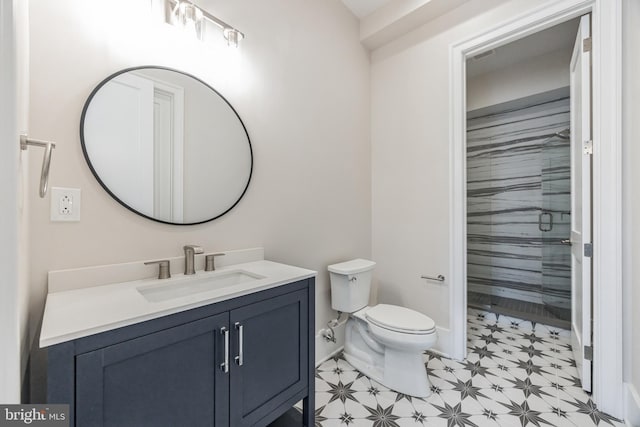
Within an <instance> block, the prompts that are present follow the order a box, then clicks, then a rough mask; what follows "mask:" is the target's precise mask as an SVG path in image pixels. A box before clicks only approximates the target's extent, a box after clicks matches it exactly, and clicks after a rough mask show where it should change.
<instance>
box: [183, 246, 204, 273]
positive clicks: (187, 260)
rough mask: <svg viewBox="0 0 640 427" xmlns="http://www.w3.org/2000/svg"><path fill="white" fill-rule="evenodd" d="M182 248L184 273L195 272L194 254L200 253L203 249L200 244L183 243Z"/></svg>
mask: <svg viewBox="0 0 640 427" xmlns="http://www.w3.org/2000/svg"><path fill="white" fill-rule="evenodd" d="M183 249H184V274H185V275H187V274H196V268H195V261H194V258H195V254H202V253H204V250H203V249H202V248H201V247H200V246H196V245H185V247H184V248H183Z"/></svg>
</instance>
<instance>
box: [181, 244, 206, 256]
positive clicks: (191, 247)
mask: <svg viewBox="0 0 640 427" xmlns="http://www.w3.org/2000/svg"><path fill="white" fill-rule="evenodd" d="M182 249H184V250H185V252H186V251H193V253H194V254H203V253H204V249H202V247H201V246H198V245H184V247H183V248H182Z"/></svg>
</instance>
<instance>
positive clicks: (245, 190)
mask: <svg viewBox="0 0 640 427" xmlns="http://www.w3.org/2000/svg"><path fill="white" fill-rule="evenodd" d="M141 69H156V70H166V71H173V72H176V73H179V74H182V75H184V76H187V77H190V78H192V79H194V80H197V81H198V82H200V83H202V84H203V85H204V86H206V87H207V88H209V89H211V90H212V91H213V92H214V93H216V94H217V95H218V96H219V97H220V98H222V100H223V101H224V102H226V103H227V105H228V106H229V108H231V111H233V113H234V114H235V115H236V117H237V118H238V121H239V122H240V124H241V125H242V129H243V130H244V133H245V135H246V136H247V143H248V144H249V155H250V156H251V159H250V169H249V178H248V179H247V185H246V186H245V188H244V190H242V194H240V196H239V197H238V200H236V201H235V202H234V203H233V204H232V205H231V206H230V207H229V208H228V209H227V210H225V211H224V212H222V213H221V214H219V215H217V216H214V217H212V218H209V219H205V220H203V221H198V222H188V223H187V222H183V223H177V222H169V221H162V220H160V219H157V218H154V217H152V216H149V215H145V214H143V213H142V212H139V211H137V210H135V209H134V208H132V207H131V206H129V205H127V204H126V203H125V202H123V201H122V200H120V198H118V196H116V195H115V194H114V193H113V192H112V191H111V190H110V189H109V187H107V185H106V184H105V183H104V182H103V181H102V179H100V176H99V175H98V173H97V172H96V170H95V169H94V167H93V164H92V163H91V159H89V154H88V153H87V147H86V145H85V137H84V122H85V116H86V114H87V110H88V108H89V105H90V104H91V100H92V99H93V97H94V96H95V95H96V94H97V93H98V91H99V90H100V89H101V88H102V87H103V86H104V85H105V84H107V83H108V82H109V81H111V80H112V79H113V78H115V77H117V76H119V75H120V74H124V73H127V72H129V71H135V70H141ZM80 145H81V146H82V154H83V155H84V159H85V161H86V162H87V165H88V166H89V169H90V170H91V173H92V174H93V176H94V177H95V178H96V180H97V181H98V183H99V184H100V185H101V186H102V188H103V189H104V190H105V191H106V192H107V193H108V194H109V195H110V196H111V197H113V198H114V199H115V200H116V201H117V202H118V203H120V204H121V205H122V206H124V207H125V208H127V209H128V210H130V211H131V212H133V213H135V214H137V215H140V216H141V217H144V218H147V219H150V220H152V221H155V222H159V223H162V224H169V225H197V224H204V223H206V222H210V221H213V220H215V219H217V218H220V217H221V216H223V215H225V214H227V213H228V212H229V211H230V210H231V209H233V208H234V207H235V206H236V205H237V204H238V203H239V202H240V200H242V198H243V197H244V195H245V193H246V192H247V189H248V188H249V184H250V183H251V177H252V175H253V147H252V146H251V138H250V137H249V132H247V128H246V126H245V125H244V122H243V121H242V119H241V118H240V115H239V114H238V112H237V111H236V110H235V108H233V105H231V103H230V102H229V101H228V100H227V99H226V98H225V97H224V96H222V94H220V92H218V91H217V90H215V89H214V88H213V87H211V85H209V84H207V83H206V82H204V81H203V80H202V79H199V78H198V77H195V76H194V75H192V74H189V73H185V72H184V71H180V70H176V69H174V68H169V67H162V66H158V65H142V66H137V67H130V68H125V69H123V70H120V71H117V72H115V73H113V74H111V75H110V76H108V77H107V78H105V79H104V80H102V81H101V82H100V83H99V84H98V85H97V86H96V87H95V88H94V89H93V91H91V94H89V97H88V98H87V100H86V102H85V104H84V107H83V108H82V115H81V117H80Z"/></svg>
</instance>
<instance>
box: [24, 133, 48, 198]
mask: <svg viewBox="0 0 640 427" xmlns="http://www.w3.org/2000/svg"><path fill="white" fill-rule="evenodd" d="M30 145H31V146H34V147H44V157H43V158H42V171H41V172H40V197H41V198H44V196H46V194H47V188H48V187H49V167H50V166H51V151H52V150H53V149H54V148H56V144H55V143H54V142H50V141H40V140H38V139H29V138H28V137H27V135H26V134H22V135H20V149H21V150H26V149H27V148H28V147H29V146H30Z"/></svg>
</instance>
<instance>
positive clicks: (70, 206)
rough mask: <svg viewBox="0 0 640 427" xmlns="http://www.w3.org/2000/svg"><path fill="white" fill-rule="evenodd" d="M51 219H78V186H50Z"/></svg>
mask: <svg viewBox="0 0 640 427" xmlns="http://www.w3.org/2000/svg"><path fill="white" fill-rule="evenodd" d="M50 197H51V221H56V222H58V221H62V222H77V221H80V205H81V203H80V202H81V193H80V189H79V188H62V187H51V196H50Z"/></svg>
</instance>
